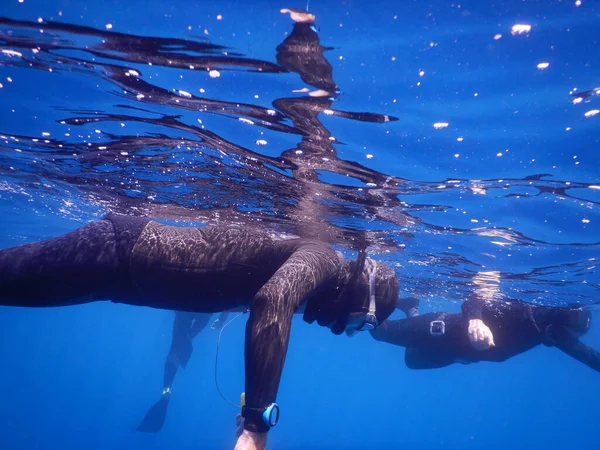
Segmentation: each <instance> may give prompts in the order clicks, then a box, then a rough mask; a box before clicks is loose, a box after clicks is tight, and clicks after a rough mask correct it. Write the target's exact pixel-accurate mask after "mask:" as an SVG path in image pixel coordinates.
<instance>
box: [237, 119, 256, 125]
mask: <svg viewBox="0 0 600 450" xmlns="http://www.w3.org/2000/svg"><path fill="white" fill-rule="evenodd" d="M238 120H239V121H240V122H243V123H247V124H248V125H254V122H252V121H251V120H248V119H245V118H243V117H238Z"/></svg>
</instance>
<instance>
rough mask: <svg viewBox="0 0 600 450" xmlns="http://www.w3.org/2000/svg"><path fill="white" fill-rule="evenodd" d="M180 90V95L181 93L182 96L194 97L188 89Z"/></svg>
mask: <svg viewBox="0 0 600 450" xmlns="http://www.w3.org/2000/svg"><path fill="white" fill-rule="evenodd" d="M178 92H179V95H181V96H182V97H185V98H192V94H190V93H189V92H188V91H182V90H179V91H178Z"/></svg>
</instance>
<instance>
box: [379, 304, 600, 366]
mask: <svg viewBox="0 0 600 450" xmlns="http://www.w3.org/2000/svg"><path fill="white" fill-rule="evenodd" d="M398 306H399V309H401V310H403V311H405V312H406V314H407V318H406V319H401V320H387V321H386V322H384V323H382V324H381V325H380V326H379V327H378V328H377V329H376V330H373V331H372V332H371V335H372V336H373V337H374V338H375V339H377V340H378V341H382V342H388V343H390V344H394V345H398V346H401V347H406V353H405V362H406V365H407V366H408V367H409V368H411V369H435V368H440V367H446V366H448V365H450V364H454V363H462V364H469V363H473V362H478V361H495V362H502V361H505V360H507V359H508V358H512V357H513V356H516V355H518V354H520V353H523V352H526V351H528V350H531V349H532V348H534V347H536V346H538V345H541V344H543V345H546V346H548V347H556V348H558V349H559V350H561V351H563V352H564V353H566V354H567V355H569V356H571V357H573V358H575V359H576V360H578V361H580V362H582V363H583V364H585V365H587V366H588V367H591V368H592V369H594V370H596V371H598V372H600V353H598V352H597V351H596V350H594V349H592V348H590V347H588V346H587V345H585V344H584V343H583V342H581V341H580V340H579V338H580V337H581V336H583V335H584V334H586V333H587V331H588V330H589V327H590V324H591V312H590V311H589V310H586V309H585V308H582V307H551V306H538V305H534V304H530V303H525V302H521V301H517V300H510V301H498V300H486V301H483V300H482V299H479V298H473V299H469V300H466V301H465V302H464V303H463V304H462V312H460V313H456V314H450V313H445V312H438V313H428V314H423V315H418V302H417V301H416V300H415V299H413V298H409V299H402V300H400V301H399V303H398ZM474 318H475V319H480V320H483V322H484V323H485V325H486V326H488V327H489V329H490V330H491V333H492V334H493V345H490V346H489V347H488V348H487V349H482V350H481V351H478V350H476V349H475V348H474V347H473V345H471V341H470V340H469V339H468V338H467V335H468V333H467V331H468V328H469V322H471V321H472V320H473V319H474Z"/></svg>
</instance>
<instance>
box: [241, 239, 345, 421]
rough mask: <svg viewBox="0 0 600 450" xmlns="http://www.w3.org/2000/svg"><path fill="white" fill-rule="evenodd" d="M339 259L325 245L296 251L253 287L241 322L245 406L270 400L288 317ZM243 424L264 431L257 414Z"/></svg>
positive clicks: (274, 393) (280, 367)
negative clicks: (245, 317) (247, 313)
mask: <svg viewBox="0 0 600 450" xmlns="http://www.w3.org/2000/svg"><path fill="white" fill-rule="evenodd" d="M339 264H340V261H339V258H338V257H337V255H336V254H335V252H334V251H333V250H332V249H331V248H330V247H329V246H327V245H322V244H317V243H314V244H307V245H304V246H302V247H300V248H299V249H297V250H296V251H295V252H294V253H292V255H291V256H290V257H289V258H288V260H287V261H286V262H285V263H284V264H283V265H282V266H281V267H280V268H279V269H278V270H277V271H276V272H275V274H274V275H273V276H272V277H271V279H270V280H269V281H268V282H267V283H266V284H265V285H264V286H263V287H262V288H261V289H260V290H259V291H258V293H257V294H256V295H255V297H254V299H253V300H252V304H251V306H250V318H249V319H248V322H247V324H246V345H245V365H246V409H247V410H254V411H259V410H261V409H264V408H266V407H267V406H268V405H270V404H271V403H273V402H275V400H276V397H277V390H278V388H279V381H280V379H281V372H282V370H283V364H284V361H285V356H286V352H287V348H288V341H289V337H290V328H291V322H292V316H293V314H294V312H295V311H296V309H297V308H298V306H299V305H300V304H301V303H303V302H304V301H306V300H307V299H308V298H309V297H311V295H312V294H314V293H315V292H316V291H317V290H318V289H319V288H320V287H322V286H323V285H324V284H325V283H327V282H329V281H330V280H332V278H333V277H334V276H335V274H336V273H337V271H338V270H339ZM244 428H245V429H246V430H249V431H255V432H265V431H268V427H267V426H266V425H265V424H264V423H263V422H262V420H260V415H259V414H251V415H246V416H245V422H244Z"/></svg>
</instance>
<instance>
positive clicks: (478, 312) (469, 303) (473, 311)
mask: <svg viewBox="0 0 600 450" xmlns="http://www.w3.org/2000/svg"><path fill="white" fill-rule="evenodd" d="M483 306H484V301H483V300H479V299H469V300H466V301H464V302H463V304H462V313H463V316H464V317H465V319H467V320H473V319H480V320H481V317H482V315H483Z"/></svg>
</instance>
